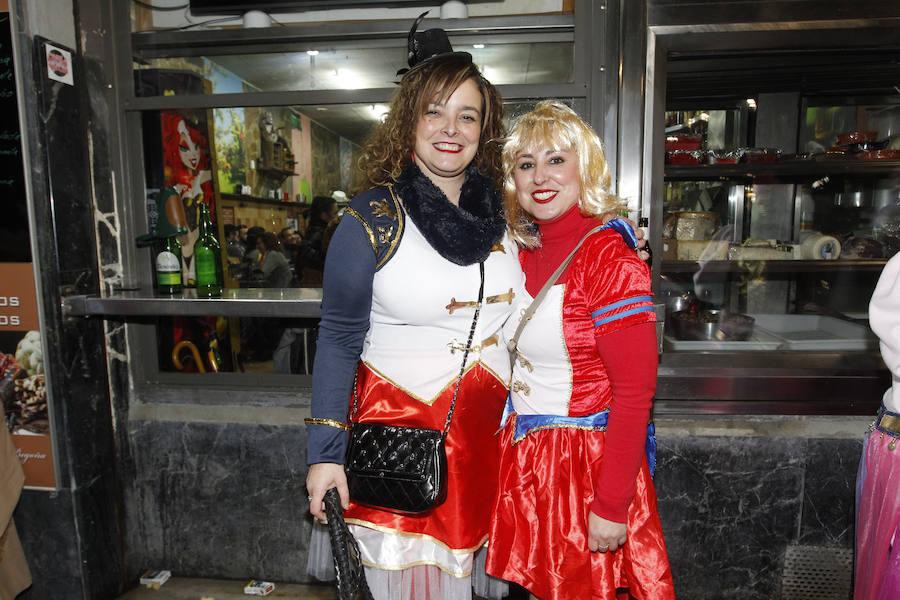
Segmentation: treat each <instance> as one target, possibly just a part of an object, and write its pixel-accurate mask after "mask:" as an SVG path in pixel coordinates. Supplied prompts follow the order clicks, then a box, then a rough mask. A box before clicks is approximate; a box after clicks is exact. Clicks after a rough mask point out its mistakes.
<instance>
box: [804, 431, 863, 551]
mask: <svg viewBox="0 0 900 600" xmlns="http://www.w3.org/2000/svg"><path fill="white" fill-rule="evenodd" d="M861 453H862V433H860V437H859V439H856V440H853V439H849V440H822V439H811V440H809V442H808V443H807V446H806V478H805V480H804V486H803V513H802V517H801V519H800V532H799V536H798V543H799V544H803V545H808V546H831V547H841V548H850V547H852V546H853V536H854V530H853V527H854V520H855V514H856V506H855V500H856V470H857V468H858V467H859V458H860V454H861Z"/></svg>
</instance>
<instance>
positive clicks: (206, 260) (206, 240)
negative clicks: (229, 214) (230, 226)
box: [194, 201, 222, 298]
mask: <svg viewBox="0 0 900 600" xmlns="http://www.w3.org/2000/svg"><path fill="white" fill-rule="evenodd" d="M198 210H199V217H198V227H199V229H200V232H199V233H200V237H198V238H197V241H196V242H194V278H195V280H196V282H197V296H198V297H200V298H211V297H215V296H221V295H222V249H221V248H220V246H219V240H217V239H216V234H215V233H213V225H212V221H211V220H210V216H209V204H207V203H206V202H203V201H201V202H199V207H198Z"/></svg>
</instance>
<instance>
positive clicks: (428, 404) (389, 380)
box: [363, 360, 481, 406]
mask: <svg viewBox="0 0 900 600" xmlns="http://www.w3.org/2000/svg"><path fill="white" fill-rule="evenodd" d="M363 364H364V365H365V366H366V368H367V369H369V370H370V371H372V373H374V374H375V375H377V376H378V377H380V378H381V379H383V380H385V381H387V382H388V383H390V384H391V385H392V386H394V387H395V388H397V389H398V390H400V391H401V392H403V393H404V394H406V395H407V396H409V397H410V398H414V399H415V400H418V401H419V402H421V403H422V404H425V405H427V406H431V405H432V404H434V403H435V401H437V399H438V398H440V397H441V394H443V393H444V392H446V391H447V389H448V388H450V386H453V385H456V380H457V377H454V378H453V379H451V380H450V381H449V382H448V383H447V385H445V386H444V387H442V388H441V389H440V390H438V393H437V394H435V395H434V397H433V398H432V399H431V400H426V399H425V398H423V397H421V396H419V395H418V394H414V393H413V392H412V391H410V390H408V389H406V388H405V387H403V386H402V385H400V383H399V382H397V381H394V380H393V379H391V378H390V377H388V376H387V375H385V374H384V373H382V372H381V371H379V370H378V369H376V368H375V367H373V366H372V365H371V364H370V363H368V362H366V361H363ZM480 364H481V361H480V360H476V361H475V362H473V363H472V364H470V365H469V366H468V367H466V370H465V371H463V374H462V377H465V376H466V373H468V372H469V371H471V370H472V369H473V368H475V367H476V366H478V365H480Z"/></svg>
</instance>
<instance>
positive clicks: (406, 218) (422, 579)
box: [307, 166, 523, 600]
mask: <svg viewBox="0 0 900 600" xmlns="http://www.w3.org/2000/svg"><path fill="white" fill-rule="evenodd" d="M479 181H480V179H479V176H478V175H477V173H475V171H474V169H470V172H469V178H468V179H467V184H466V186H464V187H463V194H462V197H461V200H460V208H456V207H454V206H453V205H451V204H450V203H449V201H448V200H447V199H446V197H444V196H443V195H442V194H440V192H439V190H437V188H436V187H434V186H433V184H430V182H428V181H427V180H426V179H425V178H424V176H422V175H421V174H420V173H419V172H418V169H417V168H415V167H414V166H411V167H409V168H408V170H407V171H406V172H405V173H404V176H403V177H402V178H401V179H400V180H398V182H397V183H396V184H395V185H394V186H392V187H391V188H377V189H375V190H370V191H368V192H365V193H364V194H361V195H360V196H358V197H356V198H354V200H353V201H351V203H350V209H349V210H348V213H347V214H345V216H344V217H343V218H342V221H341V224H340V226H339V227H338V229H337V231H336V232H335V236H334V238H333V240H332V242H331V246H329V249H328V255H327V258H326V265H325V280H324V290H323V291H324V301H323V318H322V322H321V325H320V336H319V346H318V348H319V350H318V353H317V356H316V362H315V368H314V374H313V405H312V417H313V418H312V419H310V421H309V423H310V424H309V427H308V432H309V441H308V447H307V453H308V462H310V463H311V464H313V463H318V462H336V463H343V462H344V453H345V448H346V440H347V435H346V432H345V431H342V430H341V429H340V425H341V424H343V423H345V422H346V419H347V416H348V404H349V403H350V398H351V385H352V382H353V379H354V372H356V373H357V376H356V392H357V395H358V399H359V400H358V403H359V411H358V413H357V414H355V415H353V417H352V420H353V421H362V422H366V421H370V422H372V421H374V422H381V423H390V424H393V425H404V426H412V427H429V428H433V429H438V430H440V429H443V427H444V423H445V420H446V418H447V413H448V410H449V407H450V402H451V399H452V398H453V395H454V392H455V391H456V388H457V379H458V377H459V373H460V368H461V366H462V357H463V351H464V349H465V346H466V341H467V339H468V336H469V332H470V330H471V327H472V321H473V316H474V314H475V306H476V304H477V300H478V291H479V285H480V281H481V279H480V274H479V265H478V260H473V259H472V257H471V256H468V257H460V256H458V254H460V253H463V254H465V252H467V248H466V247H468V246H472V245H474V246H481V250H480V251H479V252H480V254H481V257H484V258H485V260H484V271H485V283H484V302H483V305H482V308H481V311H480V315H479V318H478V323H477V326H476V328H475V333H474V337H473V342H472V348H471V351H470V353H469V355H468V359H467V361H466V367H465V374H464V375H463V377H462V380H461V382H460V385H459V395H458V397H457V400H456V408H455V411H454V413H453V417H452V422H451V425H450V430H449V435H448V436H447V439H446V443H445V448H446V452H447V462H448V485H447V499H446V501H445V502H444V503H443V504H441V505H440V506H438V507H437V508H435V509H433V510H431V511H429V512H427V513H423V514H421V515H404V514H398V513H393V512H387V511H384V510H380V509H377V508H371V507H366V506H361V505H358V504H356V503H353V502H351V506H350V509H349V510H347V511H345V513H344V516H345V519H346V521H347V522H348V523H349V524H350V526H351V529H352V530H353V534H354V536H355V537H356V538H357V541H358V542H359V545H360V551H361V554H362V559H363V562H364V563H365V564H366V565H367V566H368V567H372V568H373V569H371V570H369V569H367V573H368V575H367V577H368V579H369V584H370V587H372V589H373V591H374V592H375V593H376V597H391V598H399V597H402V598H415V599H416V600H418V599H420V598H422V599H424V598H432V597H440V598H465V597H468V595H469V594H471V587H470V586H469V587H468V589H465V588H466V585H468V579H467V578H468V576H469V575H470V573H471V572H472V569H473V554H474V552H475V551H476V550H478V549H479V548H481V547H482V546H483V545H484V543H485V541H486V539H487V532H488V523H489V520H490V509H491V504H492V501H493V499H494V497H495V493H496V488H497V471H498V461H499V449H498V446H497V436H496V432H497V423H498V422H499V420H500V417H501V414H502V411H503V405H504V402H505V400H506V396H507V390H506V381H507V380H508V377H509V375H508V374H509V361H508V358H507V353H506V350H505V348H504V347H503V346H502V345H501V344H500V339H499V338H500V329H501V327H502V326H503V324H504V322H505V321H506V320H507V317H508V316H509V314H510V311H511V309H512V302H513V301H514V299H516V298H517V297H518V296H519V295H521V294H522V293H523V292H522V286H523V277H522V272H521V268H520V267H519V262H518V253H517V248H516V245H515V244H514V243H513V242H512V241H511V240H510V239H509V237H507V236H506V234H505V221H504V220H503V216H502V211H501V210H500V205H499V197H498V196H497V195H496V193H495V192H494V190H493V189H488V188H489V183H488V182H487V181H482V182H481V184H482V189H481V190H480V191H479V190H478V189H475V190H472V189H471V187H472V184H477V183H478V182H479ZM467 186H468V187H467ZM476 187H477V186H476ZM423 196H429V197H428V198H423ZM470 196H471V197H470ZM423 202H427V203H428V204H427V206H428V207H430V208H428V210H430V211H432V212H431V213H428V211H426V213H427V214H425V215H421V214H420V213H417V212H414V211H416V210H419V211H420V212H421V209H422V206H421V204H422V203H423ZM467 206H468V207H469V209H468V210H467V209H466V207H467ZM446 211H452V212H453V214H454V215H455V216H453V217H452V218H454V219H459V222H451V223H449V224H448V223H443V224H441V223H437V222H436V221H438V220H440V219H444V218H451V217H447V216H446V215H445V214H444V213H445V212H446ZM385 215H389V217H390V218H388V219H387V220H386V221H385ZM417 215H418V216H419V219H418V221H417V220H416V218H415V217H416V216H417ZM474 220H478V221H490V223H491V225H490V227H476V228H475V229H473V230H465V228H466V227H468V226H469V225H471V222H472V221H474ZM422 223H425V225H424V226H423V225H422ZM467 223H468V224H467ZM430 225H438V226H440V231H435V230H431V231H427V228H428V227H429V226H430ZM442 233H445V234H447V235H449V236H455V237H456V238H461V245H460V246H459V247H456V248H455V249H454V248H450V249H447V248H444V251H443V253H442V252H439V251H438V250H437V249H436V247H435V246H445V245H452V244H453V243H454V242H455V241H460V240H458V239H454V240H442V239H440V235H441V234H442ZM482 234H483V235H482ZM429 236H430V238H429ZM476 238H480V241H479V240H478V239H476ZM335 244H338V245H337V246H335ZM373 250H374V253H373ZM445 254H446V255H450V256H451V258H452V259H453V260H455V261H457V263H458V262H467V263H468V264H457V263H454V262H453V261H451V260H448V258H446V257H445V256H444V255H445ZM329 424H331V425H338V427H334V426H329ZM426 567H429V568H434V567H436V568H437V569H439V570H438V571H436V570H433V569H432V570H429V568H426ZM448 577H449V578H450V580H455V581H457V582H459V584H460V585H456V584H455V583H453V581H450V582H449V583H448V582H447V578H448ZM437 580H444V583H443V584H440V583H438V582H437ZM448 585H449V586H450V587H452V588H454V589H453V590H448V587H447V586H448Z"/></svg>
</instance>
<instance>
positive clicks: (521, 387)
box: [512, 381, 531, 396]
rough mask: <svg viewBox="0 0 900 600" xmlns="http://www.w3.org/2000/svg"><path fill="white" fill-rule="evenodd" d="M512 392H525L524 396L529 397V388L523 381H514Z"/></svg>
mask: <svg viewBox="0 0 900 600" xmlns="http://www.w3.org/2000/svg"><path fill="white" fill-rule="evenodd" d="M512 391H513V392H516V393H518V392H525V395H526V396H530V395H531V388H530V387H529V386H528V384H527V383H525V382H524V381H514V382H513V386H512Z"/></svg>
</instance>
